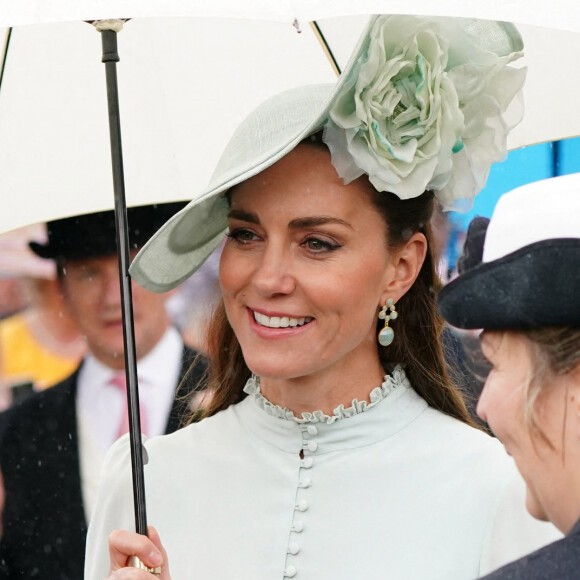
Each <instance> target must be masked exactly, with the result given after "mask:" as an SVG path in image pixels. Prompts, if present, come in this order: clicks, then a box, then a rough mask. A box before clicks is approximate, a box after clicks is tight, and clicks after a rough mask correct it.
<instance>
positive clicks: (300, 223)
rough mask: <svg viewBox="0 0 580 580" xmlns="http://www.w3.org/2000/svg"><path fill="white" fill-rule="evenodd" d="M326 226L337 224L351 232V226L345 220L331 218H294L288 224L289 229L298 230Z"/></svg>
mask: <svg viewBox="0 0 580 580" xmlns="http://www.w3.org/2000/svg"><path fill="white" fill-rule="evenodd" d="M326 224H339V225H343V226H346V227H347V228H350V229H351V230H352V226H351V225H350V224H349V223H348V222H347V221H345V220H341V219H340V218H337V217H332V216H324V215H323V216H316V217H304V218H296V219H295V220H292V221H291V222H290V224H289V227H290V229H294V230H300V229H304V228H312V227H315V226H324V225H326Z"/></svg>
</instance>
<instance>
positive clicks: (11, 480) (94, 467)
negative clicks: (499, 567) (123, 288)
mask: <svg viewBox="0 0 580 580" xmlns="http://www.w3.org/2000/svg"><path fill="white" fill-rule="evenodd" d="M183 205H184V204H163V205H158V206H146V207H140V208H130V209H129V210H128V221H129V230H130V231H129V239H130V244H131V248H132V253H133V254H134V253H136V252H137V250H138V249H139V248H140V247H141V246H142V245H143V244H144V243H145V242H146V241H147V239H148V238H149V237H150V236H151V235H152V234H153V233H154V232H155V231H156V230H157V229H158V228H159V226H160V225H161V224H162V223H164V222H165V221H166V220H167V219H168V218H169V217H170V216H171V215H173V214H174V213H175V212H177V211H178V210H179V209H181V207H183ZM47 230H48V242H47V243H46V244H40V243H37V242H33V243H31V244H30V245H31V248H32V250H33V251H34V252H35V253H36V254H37V255H39V256H41V257H42V258H45V259H49V260H54V261H55V263H56V266H57V270H58V279H59V282H60V287H61V290H62V293H63V296H64V300H65V304H66V306H67V309H68V311H69V312H70V314H71V316H72V318H73V319H74V320H75V322H76V324H77V325H78V328H79V330H80V332H81V334H82V335H83V336H84V337H85V339H86V342H87V345H88V350H89V352H88V354H87V355H86V356H85V358H84V359H83V361H82V363H81V365H80V366H79V368H78V369H77V370H76V371H75V372H74V373H73V374H72V375H71V376H70V377H68V378H67V379H65V380H64V381H63V382H61V383H60V384H58V385H56V386H54V387H51V388H50V389H47V390H45V391H43V392H40V393H35V394H33V395H31V396H29V397H28V398H26V399H25V400H23V401H22V402H21V403H19V404H16V405H14V406H13V407H12V408H10V409H9V410H7V411H5V412H4V413H3V414H2V415H0V422H1V423H3V428H2V429H1V431H3V435H0V468H1V470H2V473H3V476H4V486H5V492H6V505H5V509H4V517H3V524H4V525H3V528H4V530H3V531H4V533H3V537H2V539H1V540H0V571H2V572H4V576H3V577H10V578H16V577H18V578H51V580H65V579H71V580H73V579H74V580H78V579H80V578H82V576H83V564H84V544H85V536H86V529H87V522H88V520H89V518H90V514H91V511H92V506H93V503H94V499H95V493H96V487H97V483H98V477H99V473H100V467H101V463H102V460H103V458H104V455H105V453H106V451H107V449H108V448H109V447H110V445H111V444H112V443H113V442H114V441H115V440H116V439H117V438H118V437H119V436H121V435H122V434H123V433H125V432H126V431H127V429H128V422H127V408H126V390H125V371H124V367H125V360H124V354H123V352H124V346H123V332H122V317H121V296H120V286H119V271H118V261H117V257H116V253H115V252H116V242H115V232H114V215H113V212H101V213H97V214H90V215H85V216H78V217H75V218H67V219H63V220H57V221H54V222H50V223H49V224H47ZM132 286H133V288H132V291H133V314H134V327H135V341H136V348H137V358H138V364H137V374H138V381H139V392H140V405H141V427H142V431H143V432H144V433H145V434H146V435H148V436H149V437H153V436H156V435H160V434H163V433H167V432H171V431H174V430H175V429H177V428H178V427H179V426H180V416H181V411H182V409H180V405H181V406H183V405H185V406H187V405H186V404H185V403H184V400H183V399H184V398H185V397H186V396H187V395H188V393H190V391H191V390H192V389H193V387H194V386H195V385H196V384H197V382H198V381H199V379H200V373H201V370H198V371H197V372H193V373H190V374H189V375H188V377H187V383H182V381H181V379H182V377H183V376H184V374H185V372H186V371H187V369H188V368H189V367H190V364H191V362H192V360H193V358H194V357H195V355H196V353H195V352H193V351H191V350H189V349H187V348H185V347H184V344H183V341H182V339H181V337H180V335H179V333H178V332H177V330H176V329H175V328H174V327H173V326H172V325H171V323H170V319H169V317H168V315H167V312H166V309H165V300H166V295H160V294H153V293H151V292H149V291H147V290H144V289H143V288H141V287H139V286H138V285H137V284H135V283H133V285H132Z"/></svg>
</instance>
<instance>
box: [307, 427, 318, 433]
mask: <svg viewBox="0 0 580 580" xmlns="http://www.w3.org/2000/svg"><path fill="white" fill-rule="evenodd" d="M306 431H308V434H309V435H318V429H317V428H316V425H308V427H306Z"/></svg>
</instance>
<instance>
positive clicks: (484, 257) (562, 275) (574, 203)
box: [438, 174, 580, 330]
mask: <svg viewBox="0 0 580 580" xmlns="http://www.w3.org/2000/svg"><path fill="white" fill-rule="evenodd" d="M487 222H488V220H485V219H482V218H476V220H474V221H473V222H472V224H471V225H470V228H469V230H468V233H467V240H466V243H465V248H464V255H463V257H462V259H461V260H460V263H459V270H460V274H459V276H458V277H457V278H456V279H455V280H452V281H451V282H450V283H449V284H447V286H445V287H444V288H443V289H442V290H441V292H440V294H439V297H438V305H439V311H440V313H441V315H442V316H443V318H444V319H445V320H446V321H447V322H449V323H450V324H451V325H453V326H456V327H458V328H464V329H476V328H484V329H489V330H497V329H506V330H507V329H513V330H529V329H533V328H540V327H552V326H580V174H573V175H567V176H562V177H555V178H551V179H546V180H543V181H538V182H534V183H531V184H528V185H524V186H522V187H519V188H517V189H515V190H513V191H511V192H510V193H507V194H505V195H503V196H502V197H501V198H500V200H499V202H498V204H497V206H496V208H495V211H494V213H493V216H492V218H491V221H489V225H487ZM486 225H487V229H486ZM480 260H481V261H480Z"/></svg>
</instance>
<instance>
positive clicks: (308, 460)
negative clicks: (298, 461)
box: [302, 457, 314, 469]
mask: <svg viewBox="0 0 580 580" xmlns="http://www.w3.org/2000/svg"><path fill="white" fill-rule="evenodd" d="M313 464H314V459H312V457H305V458H304V459H303V460H302V467H304V468H306V469H310V468H311V467H312V465H313Z"/></svg>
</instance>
